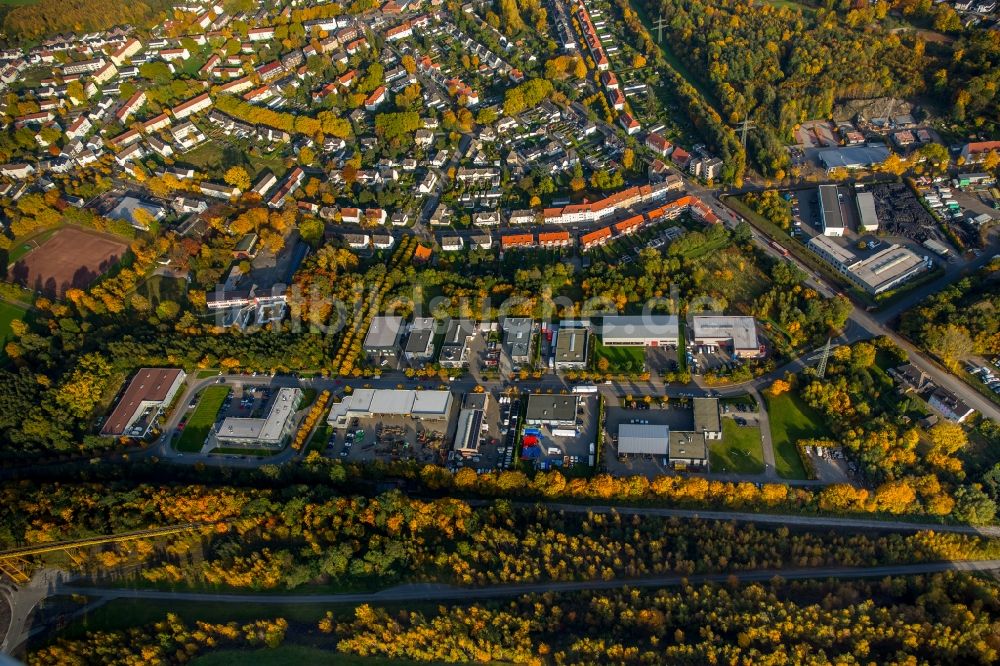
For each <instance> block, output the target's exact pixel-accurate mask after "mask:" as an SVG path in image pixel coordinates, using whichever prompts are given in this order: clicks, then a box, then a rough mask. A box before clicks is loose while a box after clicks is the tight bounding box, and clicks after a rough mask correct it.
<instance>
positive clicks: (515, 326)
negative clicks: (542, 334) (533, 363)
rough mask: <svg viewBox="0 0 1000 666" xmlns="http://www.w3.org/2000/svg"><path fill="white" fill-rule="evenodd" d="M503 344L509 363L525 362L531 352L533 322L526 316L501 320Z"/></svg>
mask: <svg viewBox="0 0 1000 666" xmlns="http://www.w3.org/2000/svg"><path fill="white" fill-rule="evenodd" d="M502 328H503V332H504V337H503V346H504V349H506V350H507V354H508V355H509V356H510V361H511V363H515V364H517V363H527V362H528V360H529V357H530V356H529V355H530V354H531V337H532V335H533V332H534V329H535V322H534V321H532V320H531V319H528V318H526V317H507V318H505V319H504V320H503V325H502Z"/></svg>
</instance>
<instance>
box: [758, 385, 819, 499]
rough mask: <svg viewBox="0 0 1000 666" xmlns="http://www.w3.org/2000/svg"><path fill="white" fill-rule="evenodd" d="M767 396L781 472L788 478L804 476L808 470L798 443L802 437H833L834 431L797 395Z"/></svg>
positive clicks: (772, 434) (772, 439)
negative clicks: (801, 456)
mask: <svg viewBox="0 0 1000 666" xmlns="http://www.w3.org/2000/svg"><path fill="white" fill-rule="evenodd" d="M765 396H766V398H765V399H766V400H767V414H768V419H769V420H770V422H771V441H772V443H773V444H774V458H775V466H776V467H777V471H778V475H779V476H781V477H782V478H785V479H804V478H806V470H805V468H804V467H803V466H802V459H801V458H799V452H798V449H797V448H796V447H795V443H796V442H798V441H799V440H800V439H830V438H831V437H832V435H831V434H830V430H829V429H828V428H827V427H826V424H825V423H823V419H822V418H821V417H820V415H819V414H818V413H817V412H816V410H814V409H813V408H811V407H810V406H809V405H807V404H805V403H804V402H802V399H801V398H799V396H798V395H797V394H794V393H791V392H788V393H782V394H781V395H779V396H777V397H774V396H770V395H766V394H765Z"/></svg>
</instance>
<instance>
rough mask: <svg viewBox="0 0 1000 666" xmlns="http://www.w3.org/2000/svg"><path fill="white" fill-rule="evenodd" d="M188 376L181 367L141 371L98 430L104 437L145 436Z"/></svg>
mask: <svg viewBox="0 0 1000 666" xmlns="http://www.w3.org/2000/svg"><path fill="white" fill-rule="evenodd" d="M186 376H187V375H185V374H184V371H183V370H181V369H180V368H141V369H140V370H139V371H138V372H137V373H136V374H135V377H133V378H132V381H131V382H129V385H128V388H126V389H125V393H123V394H122V397H121V399H120V400H119V401H118V404H117V405H116V406H115V409H114V411H112V412H111V415H110V416H108V418H107V420H106V421H105V422H104V426H103V427H102V428H101V435H103V436H105V437H121V436H129V437H144V436H145V435H146V434H147V433H148V432H149V429H150V427H151V426H152V425H153V422H154V421H155V419H156V417H157V416H158V415H159V414H160V412H161V411H162V410H163V409H165V408H166V407H168V406H169V405H170V401H171V400H173V399H174V396H175V395H176V394H177V389H179V388H180V386H181V384H183V383H184V378H185V377H186Z"/></svg>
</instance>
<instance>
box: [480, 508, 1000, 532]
mask: <svg viewBox="0 0 1000 666" xmlns="http://www.w3.org/2000/svg"><path fill="white" fill-rule="evenodd" d="M472 504H475V502H472ZM516 504H518V505H521V506H533V504H532V503H530V502H518V503H516ZM543 506H545V508H547V509H549V510H551V511H566V512H568V513H605V514H606V513H618V514H621V515H623V516H656V517H661V518H703V519H705V520H735V521H739V522H747V523H768V524H778V525H792V526H796V527H831V528H850V529H853V530H892V531H898V532H919V531H922V530H933V531H935V532H953V533H957V534H975V535H978V536H986V537H1000V527H996V526H992V525H983V526H975V525H949V524H938V523H921V522H908V521H905V520H876V519H873V518H835V517H830V516H807V515H802V514H796V515H789V514H776V513H749V512H744V511H703V510H699V509H666V508H659V507H631V506H611V505H603V504H565V503H558V502H547V503H545V504H544V505H543Z"/></svg>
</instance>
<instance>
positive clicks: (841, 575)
mask: <svg viewBox="0 0 1000 666" xmlns="http://www.w3.org/2000/svg"><path fill="white" fill-rule="evenodd" d="M997 569H1000V560H958V561H956V560H946V561H943V562H926V563H922V564H895V565H887V566H875V567H817V568H811V569H810V568H796V569H760V570H751V571H730V572H725V573H711V574H691V575H688V576H683V575H670V576H647V577H642V578H616V579H612V580H603V579H602V580H586V581H567V582H557V581H548V582H542V583H511V584H507V585H490V586H485V587H454V586H452V585H444V584H434V583H417V584H410V585H399V586H396V587H391V588H388V589H385V590H380V591H378V592H357V593H349V594H309V593H308V592H303V593H299V594H222V593H214V592H168V591H164V590H145V589H127V588H116V587H84V586H73V585H57V586H56V587H55V593H57V594H79V595H83V596H87V597H98V598H103V599H147V600H159V601H170V602H178V601H188V602H196V603H234V604H247V603H254V604H303V603H310V604H362V603H392V602H402V601H446V600H453V601H466V602H475V601H479V600H481V599H488V598H497V597H517V596H521V595H523V594H544V593H553V592H554V593H560V592H584V591H598V590H614V589H618V588H621V587H671V586H678V585H688V584H694V585H698V584H702V583H724V582H728V581H730V580H732V579H733V578H734V577H735V578H736V579H737V580H739V581H740V582H744V583H749V582H763V581H769V580H772V579H773V578H775V577H776V576H777V577H781V578H783V579H785V580H803V579H811V578H813V579H824V580H826V579H831V578H833V579H856V578H884V577H886V576H915V575H922V574H931V573H940V572H944V571H968V572H990V571H995V570H997Z"/></svg>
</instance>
